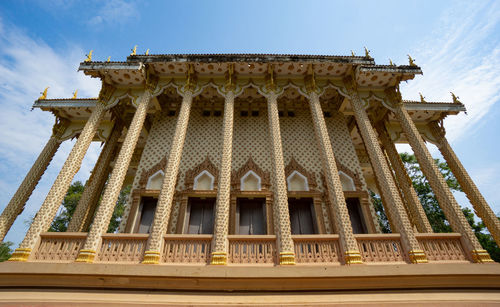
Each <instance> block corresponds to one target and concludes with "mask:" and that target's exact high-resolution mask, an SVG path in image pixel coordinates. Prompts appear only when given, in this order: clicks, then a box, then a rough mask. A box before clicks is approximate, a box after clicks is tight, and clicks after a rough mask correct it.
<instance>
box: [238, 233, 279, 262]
mask: <svg viewBox="0 0 500 307" xmlns="http://www.w3.org/2000/svg"><path fill="white" fill-rule="evenodd" d="M228 239H229V256H228V263H236V264H274V263H275V261H276V236H274V235H229V236H228Z"/></svg>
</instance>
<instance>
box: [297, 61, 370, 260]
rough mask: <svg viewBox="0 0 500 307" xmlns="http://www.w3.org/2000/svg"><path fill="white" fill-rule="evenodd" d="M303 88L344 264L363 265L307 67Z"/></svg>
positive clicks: (311, 74)
mask: <svg viewBox="0 0 500 307" xmlns="http://www.w3.org/2000/svg"><path fill="white" fill-rule="evenodd" d="M306 85H307V86H308V93H309V107H310V109H311V116H312V119H313V123H314V131H315V132H316V139H317V140H318V145H319V147H320V152H321V158H322V163H323V171H324V174H325V179H326V186H327V188H328V200H329V204H330V206H331V209H330V210H331V212H332V215H333V218H334V219H335V225H337V231H338V233H339V238H340V247H341V249H342V250H343V252H344V259H345V262H346V264H359V263H363V261H362V259H361V254H360V253H359V247H358V243H357V242H356V238H355V237H354V233H353V231H352V225H351V220H350V218H349V212H348V211H347V204H346V202H345V197H344V191H343V189H342V183H341V181H340V177H339V171H338V170H337V164H336V162H335V156H334V154H333V150H332V145H331V143H330V137H329V136H328V130H327V128H326V123H325V118H324V117H323V110H322V109H321V103H320V100H319V96H318V93H317V92H316V86H315V81H314V72H313V71H312V67H311V66H310V74H308V75H307V77H306Z"/></svg>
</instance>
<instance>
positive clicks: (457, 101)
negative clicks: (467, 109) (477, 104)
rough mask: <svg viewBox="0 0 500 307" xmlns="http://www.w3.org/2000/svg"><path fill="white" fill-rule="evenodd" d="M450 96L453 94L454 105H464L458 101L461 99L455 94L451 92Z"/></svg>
mask: <svg viewBox="0 0 500 307" xmlns="http://www.w3.org/2000/svg"><path fill="white" fill-rule="evenodd" d="M450 94H451V98H452V99H453V103H462V102H461V101H460V100H458V99H459V98H460V97H458V96H455V94H453V92H450Z"/></svg>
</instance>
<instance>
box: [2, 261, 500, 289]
mask: <svg viewBox="0 0 500 307" xmlns="http://www.w3.org/2000/svg"><path fill="white" fill-rule="evenodd" d="M19 287H39V288H40V287H42V288H57V289H64V288H72V289H88V288H94V289H97V288H98V289H130V290H132V289H147V290H198V291H293V290H301V291H315V290H330V291H331V290H374V289H384V290H389V289H443V288H447V289H465V288H467V289H498V290H500V264H497V263H495V264H418V265H410V264H402V265H352V266H318V265H316V266H313V265H310V266H305V265H304V266H301V265H296V266H282V267H281V266H274V267H261V266H235V265H234V266H194V265H143V264H130V265H128V264H84V263H66V264H62V263H57V264H56V263H33V262H32V263H29V262H28V263H16V262H4V263H0V288H4V289H5V288H19Z"/></svg>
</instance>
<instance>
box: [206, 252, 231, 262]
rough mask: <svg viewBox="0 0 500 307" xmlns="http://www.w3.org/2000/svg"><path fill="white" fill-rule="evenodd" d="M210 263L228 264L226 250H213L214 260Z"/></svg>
mask: <svg viewBox="0 0 500 307" xmlns="http://www.w3.org/2000/svg"><path fill="white" fill-rule="evenodd" d="M210 264H214V265H226V264H227V254H226V252H213V253H212V261H210Z"/></svg>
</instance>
